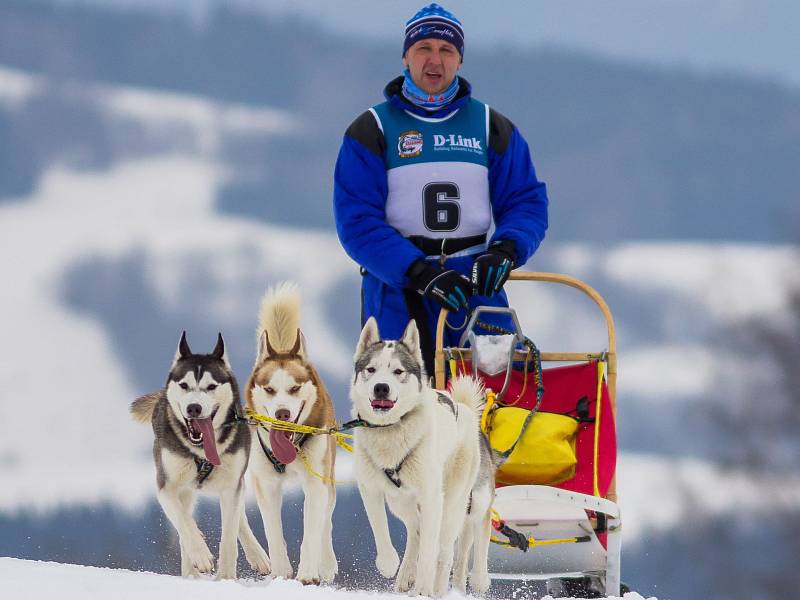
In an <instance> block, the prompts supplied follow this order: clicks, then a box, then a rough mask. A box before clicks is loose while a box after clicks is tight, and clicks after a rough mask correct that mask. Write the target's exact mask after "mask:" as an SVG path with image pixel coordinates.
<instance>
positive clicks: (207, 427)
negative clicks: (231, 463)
mask: <svg viewBox="0 0 800 600" xmlns="http://www.w3.org/2000/svg"><path fill="white" fill-rule="evenodd" d="M194 424H195V427H197V428H198V429H199V430H200V431H201V433H202V434H203V451H204V452H205V453H206V460H208V462H210V463H211V464H212V465H216V466H219V465H221V464H222V461H220V459H219V454H217V440H216V439H214V425H213V424H212V423H211V417H207V418H205V419H194Z"/></svg>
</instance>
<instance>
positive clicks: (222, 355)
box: [211, 333, 230, 366]
mask: <svg viewBox="0 0 800 600" xmlns="http://www.w3.org/2000/svg"><path fill="white" fill-rule="evenodd" d="M211 356H213V357H214V358H218V359H219V360H221V361H222V362H224V363H225V364H226V365H228V366H230V363H229V362H228V353H227V352H226V350H225V341H224V340H223V339H222V334H221V333H217V345H216V346H214V350H213V351H212V352H211Z"/></svg>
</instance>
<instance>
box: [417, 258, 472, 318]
mask: <svg viewBox="0 0 800 600" xmlns="http://www.w3.org/2000/svg"><path fill="white" fill-rule="evenodd" d="M406 275H407V276H408V284H409V287H410V288H412V289H415V290H417V291H418V292H419V293H420V294H422V295H423V296H425V297H427V298H430V299H431V300H435V301H436V302H438V303H439V304H441V305H442V306H443V307H444V308H446V309H447V310H452V311H455V312H457V311H459V310H461V309H462V308H469V298H470V296H472V284H471V283H470V280H469V279H467V278H466V277H465V276H464V275H462V274H461V273H459V272H458V271H453V270H452V269H442V268H441V267H437V266H434V265H432V264H431V263H429V262H427V261H426V260H424V259H419V260H417V261H415V262H414V263H413V264H412V265H411V266H410V267H409V268H408V271H407V272H406Z"/></svg>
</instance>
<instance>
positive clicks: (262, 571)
mask: <svg viewBox="0 0 800 600" xmlns="http://www.w3.org/2000/svg"><path fill="white" fill-rule="evenodd" d="M245 558H246V559H247V563H248V564H249V565H250V568H251V569H253V570H254V571H255V572H256V573H258V574H259V575H269V574H270V573H271V572H272V566H271V565H270V562H269V556H267V553H266V552H265V551H264V549H263V548H261V547H259V548H258V549H253V550H251V551H250V552H245Z"/></svg>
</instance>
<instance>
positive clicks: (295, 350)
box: [289, 327, 306, 361]
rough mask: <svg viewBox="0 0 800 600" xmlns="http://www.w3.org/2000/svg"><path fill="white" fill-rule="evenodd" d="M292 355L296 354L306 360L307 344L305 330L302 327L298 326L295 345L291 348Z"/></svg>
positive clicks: (290, 353)
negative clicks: (301, 329)
mask: <svg viewBox="0 0 800 600" xmlns="http://www.w3.org/2000/svg"><path fill="white" fill-rule="evenodd" d="M289 355H290V356H296V357H297V358H299V359H300V360H302V361H305V357H306V344H305V337H304V336H303V332H302V331H300V328H299V327H298V328H297V337H296V338H295V340H294V346H292V349H291V350H289Z"/></svg>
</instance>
